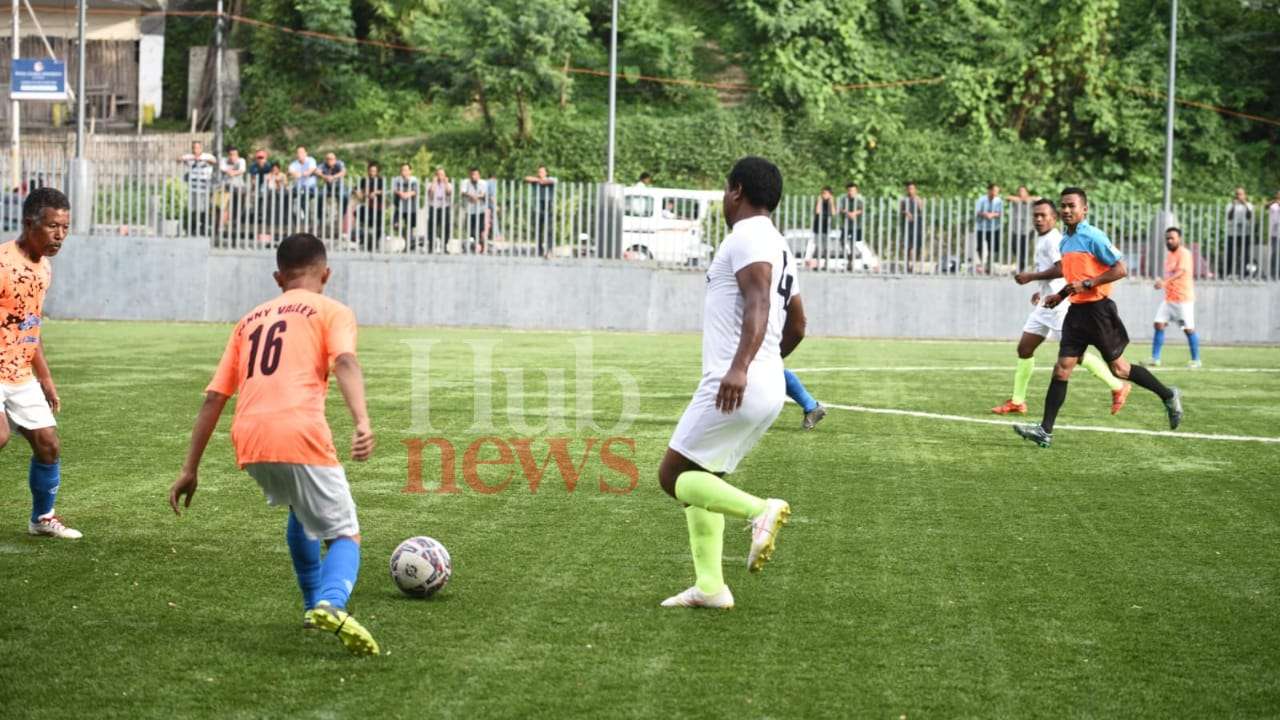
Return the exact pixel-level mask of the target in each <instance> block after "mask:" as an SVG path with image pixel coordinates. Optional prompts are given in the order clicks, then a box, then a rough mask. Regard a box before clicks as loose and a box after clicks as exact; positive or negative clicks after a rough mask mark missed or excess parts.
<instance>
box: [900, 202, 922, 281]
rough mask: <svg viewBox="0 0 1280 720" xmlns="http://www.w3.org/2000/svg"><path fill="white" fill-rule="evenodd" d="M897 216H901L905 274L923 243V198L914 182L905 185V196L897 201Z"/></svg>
mask: <svg viewBox="0 0 1280 720" xmlns="http://www.w3.org/2000/svg"><path fill="white" fill-rule="evenodd" d="M898 214H899V215H901V216H902V244H903V249H904V251H905V253H904V257H905V258H906V261H907V272H911V263H912V262H913V261H914V260H915V259H916V252H917V251H918V250H919V249H920V244H921V243H922V242H923V241H924V198H922V197H920V195H919V194H918V191H917V189H916V184H915V183H914V182H909V183H907V195H906V197H904V198H902V199H901V200H899V201H898Z"/></svg>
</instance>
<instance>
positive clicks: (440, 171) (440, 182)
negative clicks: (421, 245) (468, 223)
mask: <svg viewBox="0 0 1280 720" xmlns="http://www.w3.org/2000/svg"><path fill="white" fill-rule="evenodd" d="M427 206H428V208H429V211H428V215H427V252H434V251H435V244H436V238H437V237H439V238H440V251H441V252H448V246H449V236H450V234H452V230H453V213H452V212H451V210H452V209H453V181H452V180H450V179H449V176H448V175H447V174H445V171H444V168H442V167H437V168H436V174H435V177H433V178H432V179H431V183H430V184H429V185H427Z"/></svg>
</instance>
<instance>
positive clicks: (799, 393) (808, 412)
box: [782, 291, 827, 430]
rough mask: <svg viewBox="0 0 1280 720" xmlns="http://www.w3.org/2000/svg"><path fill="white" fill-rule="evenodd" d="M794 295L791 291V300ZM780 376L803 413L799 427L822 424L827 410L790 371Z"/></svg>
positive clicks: (812, 426) (811, 426)
mask: <svg viewBox="0 0 1280 720" xmlns="http://www.w3.org/2000/svg"><path fill="white" fill-rule="evenodd" d="M795 297H796V295H795V293H794V291H793V293H792V298H795ZM782 376H783V378H784V379H785V380H786V385H787V397H789V398H791V399H792V400H794V401H795V403H796V404H797V405H799V406H800V409H801V410H803V411H804V420H803V421H801V423H800V427H802V428H804V429H805V430H812V429H813V428H814V426H815V425H817V424H818V423H820V422H822V418H824V417H826V416H827V409H826V408H824V407H822V403H820V402H818V401H817V400H814V399H813V396H812V395H810V394H809V391H808V390H806V389H805V387H804V383H802V382H800V378H798V377H796V374H795V373H793V372H791V371H790V370H783V371H782Z"/></svg>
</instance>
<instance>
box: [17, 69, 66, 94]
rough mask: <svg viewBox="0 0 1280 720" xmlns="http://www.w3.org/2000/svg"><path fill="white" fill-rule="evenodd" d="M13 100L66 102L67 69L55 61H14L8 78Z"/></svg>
mask: <svg viewBox="0 0 1280 720" xmlns="http://www.w3.org/2000/svg"><path fill="white" fill-rule="evenodd" d="M9 97H11V98H13V99H14V100H66V99H67V67H66V65H65V64H64V63H60V62H58V61H57V60H14V61H13V71H12V73H11V75H10V77H9Z"/></svg>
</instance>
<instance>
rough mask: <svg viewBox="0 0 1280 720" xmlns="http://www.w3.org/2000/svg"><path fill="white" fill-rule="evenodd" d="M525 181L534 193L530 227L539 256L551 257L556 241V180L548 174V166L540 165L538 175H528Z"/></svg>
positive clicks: (531, 204) (530, 205)
mask: <svg viewBox="0 0 1280 720" xmlns="http://www.w3.org/2000/svg"><path fill="white" fill-rule="evenodd" d="M524 181H525V184H527V185H529V186H530V191H531V192H532V198H531V202H530V203H529V208H530V216H529V226H530V229H531V230H532V231H533V234H534V237H535V238H537V240H538V256H539V257H551V244H552V243H553V242H554V241H555V236H554V234H553V227H552V224H551V223H552V218H553V216H554V214H555V201H556V179H555V178H554V177H552V176H550V175H548V174H547V166H546V165H539V166H538V172H537V174H536V175H526V176H525V178H524Z"/></svg>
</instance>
